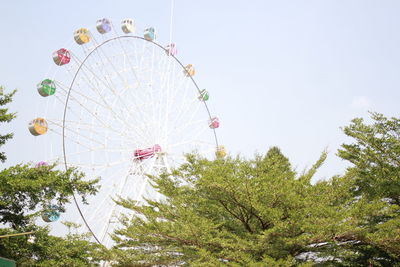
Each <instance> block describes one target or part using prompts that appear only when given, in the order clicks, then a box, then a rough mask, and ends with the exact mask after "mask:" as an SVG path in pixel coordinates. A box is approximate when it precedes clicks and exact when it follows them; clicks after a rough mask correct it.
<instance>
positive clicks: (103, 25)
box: [96, 18, 111, 34]
mask: <svg viewBox="0 0 400 267" xmlns="http://www.w3.org/2000/svg"><path fill="white" fill-rule="evenodd" d="M96 28H97V31H98V32H99V33H101V34H105V33H107V32H110V31H111V22H110V21H109V20H108V19H106V18H104V19H99V20H98V21H97V22H96Z"/></svg>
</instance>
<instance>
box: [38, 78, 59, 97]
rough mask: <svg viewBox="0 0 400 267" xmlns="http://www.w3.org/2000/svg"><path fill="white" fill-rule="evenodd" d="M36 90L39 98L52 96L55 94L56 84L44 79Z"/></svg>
mask: <svg viewBox="0 0 400 267" xmlns="http://www.w3.org/2000/svg"><path fill="white" fill-rule="evenodd" d="M37 90H38V92H39V94H40V95H41V96H44V97H46V96H49V95H54V93H55V92H56V84H55V83H54V81H52V80H50V79H45V80H43V81H41V82H40V83H38V85H37Z"/></svg>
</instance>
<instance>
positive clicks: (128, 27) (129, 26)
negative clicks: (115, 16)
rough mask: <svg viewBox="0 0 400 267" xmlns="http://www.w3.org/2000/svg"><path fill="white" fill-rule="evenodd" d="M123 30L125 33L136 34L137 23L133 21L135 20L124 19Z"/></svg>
mask: <svg viewBox="0 0 400 267" xmlns="http://www.w3.org/2000/svg"><path fill="white" fill-rule="evenodd" d="M121 29H122V31H123V32H124V33H134V32H135V22H134V21H133V19H124V20H123V21H122V22H121Z"/></svg>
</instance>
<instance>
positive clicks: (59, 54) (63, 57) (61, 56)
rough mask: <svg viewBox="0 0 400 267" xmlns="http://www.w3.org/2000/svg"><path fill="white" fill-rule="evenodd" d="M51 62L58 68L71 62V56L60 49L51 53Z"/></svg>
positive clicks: (65, 50) (66, 51)
mask: <svg viewBox="0 0 400 267" xmlns="http://www.w3.org/2000/svg"><path fill="white" fill-rule="evenodd" d="M53 60H54V63H56V64H57V65H58V66H62V65H65V64H68V63H69V62H70V61H71V54H70V53H69V51H68V50H67V49H65V48H61V49H58V50H57V51H55V52H54V53H53Z"/></svg>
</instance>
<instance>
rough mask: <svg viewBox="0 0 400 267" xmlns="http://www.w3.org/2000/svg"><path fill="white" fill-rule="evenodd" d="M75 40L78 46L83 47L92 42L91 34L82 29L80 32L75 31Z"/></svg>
mask: <svg viewBox="0 0 400 267" xmlns="http://www.w3.org/2000/svg"><path fill="white" fill-rule="evenodd" d="M74 39H75V41H76V43H77V44H79V45H83V44H86V43H88V42H90V32H89V30H88V29H86V28H80V29H79V30H77V31H75V33H74Z"/></svg>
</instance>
